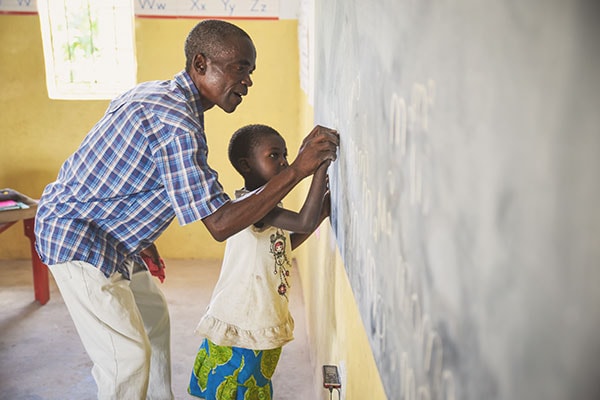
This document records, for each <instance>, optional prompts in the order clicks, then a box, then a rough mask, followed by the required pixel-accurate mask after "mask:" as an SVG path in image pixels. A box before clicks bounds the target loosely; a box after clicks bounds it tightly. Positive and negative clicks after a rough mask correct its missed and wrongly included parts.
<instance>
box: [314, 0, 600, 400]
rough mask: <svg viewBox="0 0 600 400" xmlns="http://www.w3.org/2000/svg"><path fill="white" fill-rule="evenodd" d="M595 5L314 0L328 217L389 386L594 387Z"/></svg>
mask: <svg viewBox="0 0 600 400" xmlns="http://www.w3.org/2000/svg"><path fill="white" fill-rule="evenodd" d="M596 4H598V2H594V1H587V2H584V1H579V2H578V1H566V0H505V1H491V0H488V1H482V0H460V1H447V0H426V1H414V0H380V1H359V0H327V1H319V2H316V5H315V104H314V108H315V120H316V121H315V122H316V123H319V124H322V125H326V126H331V127H334V128H337V129H338V130H339V132H340V134H341V138H342V143H341V146H340V155H339V159H338V161H337V162H336V163H335V164H333V165H332V166H331V167H330V168H331V171H330V172H331V187H332V197H333V211H332V212H333V215H332V225H333V228H334V231H335V236H336V240H337V244H338V246H339V250H340V252H341V254H342V257H343V261H344V265H345V267H346V269H347V274H348V276H349V280H350V282H351V285H352V288H353V291H354V294H355V298H356V301H357V304H358V307H359V310H360V313H361V316H362V319H363V322H364V325H365V329H366V332H367V335H368V337H369V341H370V344H371V348H372V352H373V354H374V357H375V360H376V363H377V365H378V368H379V372H380V375H381V377H382V380H383V384H384V387H385V390H386V393H387V395H388V397H389V398H390V399H409V400H412V399H419V400H427V399H452V400H453V399H460V400H483V399H485V400H490V399H506V400H531V399H544V400H548V399H557V400H559V399H560V400H565V399H597V398H600V384H599V382H600V268H599V267H600V262H599V260H600V211H599V209H600V206H599V204H600V85H599V82H600V63H599V53H600V52H599V51H598V43H600V35H599V33H600V29H599V28H598V27H599V26H600V18H599V15H600V14H599V13H598V7H597V6H596Z"/></svg>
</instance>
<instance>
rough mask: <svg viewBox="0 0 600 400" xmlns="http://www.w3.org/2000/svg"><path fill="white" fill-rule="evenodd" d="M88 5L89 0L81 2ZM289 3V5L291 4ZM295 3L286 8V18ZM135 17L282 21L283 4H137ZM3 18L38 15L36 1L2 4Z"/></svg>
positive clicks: (177, 0)
mask: <svg viewBox="0 0 600 400" xmlns="http://www.w3.org/2000/svg"><path fill="white" fill-rule="evenodd" d="M82 1H87V0H82ZM288 3H290V4H291V5H290V4H288ZM293 3H294V2H290V1H287V2H285V4H284V6H285V7H284V9H285V10H284V11H285V12H286V14H287V13H288V12H289V11H288V9H290V8H292V7H293ZM133 6H134V9H135V15H136V16H138V17H147V18H206V17H211V18H227V19H266V20H269V19H279V18H280V11H281V10H280V8H281V7H280V0H185V1H184V0H134V1H133ZM0 14H37V1H36V0H2V1H0Z"/></svg>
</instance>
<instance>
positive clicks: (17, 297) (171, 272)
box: [0, 260, 320, 400]
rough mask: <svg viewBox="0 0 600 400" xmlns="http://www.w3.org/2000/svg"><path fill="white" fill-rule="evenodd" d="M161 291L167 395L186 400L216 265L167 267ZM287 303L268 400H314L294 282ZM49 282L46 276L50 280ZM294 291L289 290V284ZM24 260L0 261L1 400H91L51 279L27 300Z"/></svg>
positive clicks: (86, 369)
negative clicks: (288, 327)
mask: <svg viewBox="0 0 600 400" xmlns="http://www.w3.org/2000/svg"><path fill="white" fill-rule="evenodd" d="M166 264H167V278H166V280H165V282H164V283H163V284H160V282H159V281H157V282H159V286H160V287H161V288H162V290H163V292H164V293H165V296H166V298H167V300H168V302H169V310H170V313H171V347H172V358H173V360H172V371H173V392H174V393H175V398H176V399H193V398H194V397H192V396H189V395H188V394H187V384H188V380H189V377H190V372H191V367H192V363H193V361H194V357H195V355H196V350H197V348H198V346H199V344H200V340H201V339H200V338H199V337H197V336H195V335H194V333H193V330H194V328H195V326H196V324H197V322H198V320H199V318H200V316H201V315H202V313H203V311H204V310H205V308H206V305H207V303H208V301H209V299H210V295H211V293H212V289H213V286H214V284H215V283H216V281H217V278H218V274H219V265H220V264H219V262H218V261H198V260H184V261H182V260H166ZM292 275H293V277H292V279H293V282H295V283H296V285H293V288H292V289H293V290H292V293H291V297H290V309H291V312H292V315H293V316H294V319H295V321H296V329H295V332H294V333H295V337H296V339H295V340H294V341H293V342H291V343H289V344H287V345H286V346H285V347H284V349H283V352H282V356H281V359H280V362H279V365H278V367H277V370H276V372H275V376H274V377H273V386H274V398H275V399H278V400H298V399H302V400H304V399H316V398H318V393H319V392H320V390H319V389H320V388H319V387H318V386H317V382H316V379H315V376H314V368H313V367H312V365H311V362H310V359H309V353H308V341H307V337H306V325H305V319H304V304H303V301H302V295H301V286H300V282H299V277H298V275H297V274H296V273H295V272H292ZM50 276H51V275H50ZM292 284H293V283H292ZM33 298H34V297H33V286H32V272H31V263H30V261H29V260H24V261H6V260H0V400H15V399H19V400H69V399H77V400H86V399H95V398H96V384H95V382H94V380H93V378H92V376H91V372H90V370H91V362H90V360H89V358H88V356H87V354H86V353H85V351H84V349H83V346H82V345H81V342H80V340H79V337H78V336H77V333H76V332H75V328H74V326H73V323H72V321H71V318H70V317H69V315H68V313H67V310H66V308H65V305H64V303H63V301H62V298H61V296H60V293H59V292H58V289H57V288H56V285H55V284H54V281H53V279H52V278H50V301H49V302H48V303H47V304H46V305H44V306H40V305H39V304H38V303H37V302H35V301H34V300H33Z"/></svg>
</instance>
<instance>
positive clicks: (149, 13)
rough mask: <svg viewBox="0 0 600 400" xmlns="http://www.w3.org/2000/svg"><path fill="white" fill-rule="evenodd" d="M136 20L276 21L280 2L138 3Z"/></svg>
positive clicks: (164, 0) (142, 0) (150, 0)
mask: <svg viewBox="0 0 600 400" xmlns="http://www.w3.org/2000/svg"><path fill="white" fill-rule="evenodd" d="M135 15H136V16H138V17H159V18H160V17H162V18H167V17H180V18H187V17H218V18H239V19H278V18H279V0H239V1H234V0H190V1H181V0H137V1H135Z"/></svg>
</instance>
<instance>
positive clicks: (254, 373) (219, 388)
mask: <svg viewBox="0 0 600 400" xmlns="http://www.w3.org/2000/svg"><path fill="white" fill-rule="evenodd" d="M280 355H281V347H280V348H277V349H272V350H249V349H244V348H241V347H227V346H218V345H216V344H214V343H213V342H211V341H210V340H208V339H204V340H203V341H202V344H201V345H200V349H199V350H198V354H197V355H196V361H195V362H194V369H193V371H192V376H191V379H190V386H189V387H188V393H189V394H191V395H192V396H196V397H200V398H201V399H206V400H270V399H272V398H273V385H272V384H271V377H272V376H273V373H274V372H275V367H276V366H277V362H278V361H279V356H280Z"/></svg>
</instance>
